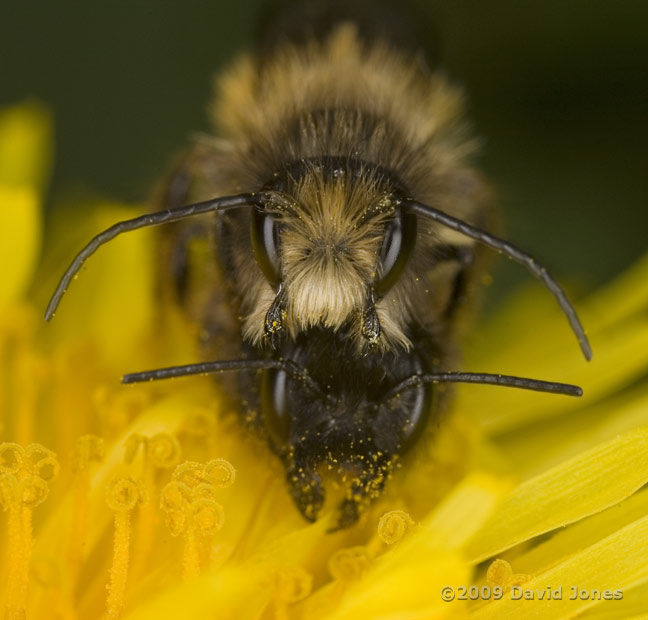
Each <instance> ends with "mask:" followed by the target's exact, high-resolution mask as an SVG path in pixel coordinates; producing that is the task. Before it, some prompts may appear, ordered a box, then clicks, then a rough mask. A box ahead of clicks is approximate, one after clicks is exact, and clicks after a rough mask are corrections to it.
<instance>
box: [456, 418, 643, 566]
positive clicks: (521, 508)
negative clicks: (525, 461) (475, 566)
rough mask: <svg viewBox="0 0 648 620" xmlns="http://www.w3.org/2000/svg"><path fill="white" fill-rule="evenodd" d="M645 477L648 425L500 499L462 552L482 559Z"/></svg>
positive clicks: (591, 509) (597, 505)
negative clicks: (494, 509) (493, 510)
mask: <svg viewBox="0 0 648 620" xmlns="http://www.w3.org/2000/svg"><path fill="white" fill-rule="evenodd" d="M611 481H614V483H613V484H612V483H611ZM647 481H648V429H646V428H641V429H637V430H636V431H633V432H630V433H627V434H626V435H622V436H620V437H617V438H616V439H613V440H612V441H609V442H607V443H604V444H602V445H600V446H597V447H596V448H594V449H593V450H590V451H588V452H585V453H583V454H580V455H578V456H577V457H575V458H573V459H571V460H569V461H567V462H565V463H562V464H560V465H559V466H557V467H555V468H554V469H551V470H550V471H548V472H546V473H543V474H540V475H539V476H536V477H535V478H532V479H531V480H528V481H526V482H523V483H522V484H521V485H520V486H518V487H517V488H516V489H515V490H513V491H512V492H511V494H510V495H508V496H507V497H506V498H504V500H503V501H502V502H501V504H500V505H499V507H498V508H497V510H496V511H495V512H494V513H493V515H492V516H491V518H490V519H489V520H488V521H487V523H486V524H485V525H484V527H483V528H482V529H481V530H480V531H479V532H478V533H477V534H476V535H475V537H474V539H473V541H472V542H471V543H469V544H468V547H467V551H466V553H467V555H468V557H470V558H471V559H472V561H473V562H480V561H482V560H484V559H486V558H488V557H491V556H493V555H495V554H496V553H498V552H500V551H502V550H504V549H508V548H509V547H512V546H513V545H516V544H518V543H520V542H522V541H525V540H528V539H529V538H533V537H534V536H537V535H538V534H542V533H544V532H548V531H551V530H553V529H555V528H557V527H561V526H563V525H567V524H568V523H572V522H574V521H577V520H579V519H582V518H583V517H586V516H588V515H590V514H593V513H595V512H599V511H600V510H603V509H604V508H607V507H608V506H612V505H614V504H616V503H618V502H620V501H621V500H623V499H625V498H626V497H628V496H629V495H631V494H632V493H633V492H634V491H636V490H637V489H638V488H639V487H641V486H642V485H643V484H645V483H646V482H647Z"/></svg>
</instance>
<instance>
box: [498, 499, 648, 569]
mask: <svg viewBox="0 0 648 620" xmlns="http://www.w3.org/2000/svg"><path fill="white" fill-rule="evenodd" d="M646 514H648V492H646V490H641V491H638V492H637V493H635V494H634V495H632V496H631V497H629V498H628V499H627V500H625V501H624V502H621V503H620V504H618V505H616V506H612V507H610V508H608V509H607V510H604V511H603V512H600V513H598V514H595V515H592V516H591V517H588V518H587V519H583V520H582V521H579V522H578V523H574V524H572V525H570V526H569V527H567V528H565V529H562V530H559V531H557V532H556V533H555V534H554V535H553V536H552V537H551V538H549V540H547V541H545V542H542V543H540V544H539V545H537V546H535V547H532V548H531V549H530V550H528V551H526V552H524V553H522V554H520V555H512V556H511V558H510V562H511V564H512V566H513V568H514V569H515V572H516V573H525V574H537V573H540V572H542V571H544V570H547V569H549V568H551V567H552V566H554V565H556V564H558V563H560V562H562V561H565V560H567V559H568V558H569V557H570V556H572V555H575V554H577V553H578V552H579V551H580V550H581V549H584V548H585V547H589V546H591V545H594V544H596V543H597V542H598V541H599V540H601V539H602V538H605V537H606V536H610V535H612V534H614V533H615V532H616V531H618V530H620V529H622V528H624V527H626V526H627V525H629V524H630V523H632V522H633V521H637V520H638V519H641V518H642V517H644V516H645V515H646Z"/></svg>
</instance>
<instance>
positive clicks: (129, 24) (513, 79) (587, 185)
mask: <svg viewBox="0 0 648 620" xmlns="http://www.w3.org/2000/svg"><path fill="white" fill-rule="evenodd" d="M262 4H263V0H247V1H242V2H227V3H225V2H206V1H200V2H196V1H195V0H194V1H190V0H185V1H182V2H180V1H179V0H174V1H169V0H167V1H164V0H162V1H159V2H142V1H130V2H121V1H113V2H105V3H100V2H88V1H87V0H84V1H82V0H63V1H57V2H51V1H46V0H38V1H32V2H29V1H25V2H22V3H17V2H15V3H11V5H9V3H5V5H4V7H3V9H2V19H1V20H0V52H1V56H0V57H1V58H2V61H1V62H2V78H1V80H0V105H6V104H10V103H14V102H16V101H19V100H21V99H23V98H26V97H36V98H38V99H40V100H42V101H44V102H45V103H47V104H48V105H49V106H50V107H51V109H52V110H53V112H54V117H55V122H56V168H55V172H54V177H53V180H52V184H51V187H50V193H49V200H48V203H49V205H56V204H57V203H60V202H61V201H63V200H65V199H66V197H69V196H79V195H99V196H105V197H110V198H114V199H119V200H127V201H143V200H145V199H146V198H147V196H148V195H149V192H150V189H151V186H152V185H153V183H154V181H155V180H156V179H157V178H158V177H159V176H160V174H161V173H163V172H164V171H165V169H166V167H167V165H168V164H169V162H170V161H171V160H172V158H173V155H174V153H176V152H177V151H178V150H179V148H181V147H182V145H184V144H186V141H187V139H188V137H189V136H190V135H191V134H192V133H193V132H195V131H204V130H206V129H207V127H208V125H207V122H206V114H205V108H206V103H207V101H208V100H209V97H210V92H211V82H212V75H213V74H214V72H215V71H217V70H218V69H219V68H222V67H224V66H225V65H226V64H227V62H228V60H229V59H231V58H232V57H233V56H234V55H235V54H236V53H237V52H238V51H241V50H244V49H245V48H246V45H247V44H249V42H250V41H251V40H252V37H253V32H254V25H255V16H256V15H257V14H258V12H259V7H260V6H261V5H262ZM418 4H419V5H420V7H421V9H422V10H424V11H425V12H426V13H427V14H429V15H430V16H431V18H432V19H433V21H434V23H435V26H436V30H437V35H438V36H439V38H440V41H441V50H442V64H443V66H444V67H445V70H446V72H447V74H448V75H449V76H450V77H451V78H452V79H453V80H454V81H455V82H457V83H459V84H463V85H464V87H465V90H466V92H467V95H468V101H469V114H470V117H471V118H472V120H473V121H474V125H475V127H476V129H477V131H478V133H479V135H481V136H482V138H483V139H484V148H483V150H482V154H481V157H480V161H481V164H480V165H481V166H482V168H483V169H484V170H485V171H486V173H487V174H488V176H489V177H490V178H491V179H492V181H493V184H494V186H495V188H496V190H497V193H498V195H499V203H500V205H501V210H502V212H503V221H504V225H505V230H506V235H507V237H508V238H510V239H511V240H512V241H514V242H516V243H517V244H519V245H521V246H522V247H525V248H526V249H529V250H530V251H532V252H533V253H535V254H537V255H538V256H539V257H542V259H543V260H545V261H546V263H547V264H548V265H549V266H550V267H552V268H553V269H554V270H555V272H556V273H557V274H558V275H559V276H561V277H563V278H568V279H569V278H571V279H572V280H574V279H575V280H577V281H580V282H581V283H582V285H583V288H584V289H587V288H589V287H591V286H594V285H596V284H598V283H600V282H602V281H605V280H606V279H608V278H610V277H611V276H613V275H614V274H615V273H617V272H618V271H620V270H621V269H623V267H625V266H626V265H628V264H630V263H631V262H632V261H633V260H634V259H635V258H637V257H638V256H639V255H641V254H642V253H643V252H644V251H645V250H646V249H648V147H647V144H648V122H647V114H648V62H647V61H648V2H647V1H646V0H636V1H627V0H619V1H615V2H612V1H610V0H587V1H586V0H569V2H565V1H564V0H542V1H540V0H525V1H524V2H522V1H514V0H487V1H485V0H482V1H475V0H471V1H468V0H466V1H462V2H458V1H457V0H443V1H438V2H437V1H428V2H419V3H418ZM505 262H506V261H503V260H501V261H499V267H498V272H497V279H498V282H499V283H498V285H497V287H496V289H495V290H501V289H502V287H506V286H510V285H511V283H512V282H514V281H516V280H518V279H520V278H523V277H524V272H523V270H522V269H521V268H519V267H517V266H510V265H504V264H503V263H505Z"/></svg>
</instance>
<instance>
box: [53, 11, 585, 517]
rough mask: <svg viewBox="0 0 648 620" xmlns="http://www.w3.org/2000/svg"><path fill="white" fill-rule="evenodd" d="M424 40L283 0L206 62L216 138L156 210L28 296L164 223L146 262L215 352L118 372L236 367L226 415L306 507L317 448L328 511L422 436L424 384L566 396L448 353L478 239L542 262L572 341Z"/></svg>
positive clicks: (356, 502) (400, 26) (101, 239)
mask: <svg viewBox="0 0 648 620" xmlns="http://www.w3.org/2000/svg"><path fill="white" fill-rule="evenodd" d="M424 48H425V45H424V43H422V42H421V39H420V37H418V36H417V30H416V27H415V26H414V25H413V23H411V22H408V21H407V17H406V16H403V15H401V14H400V13H399V11H397V10H396V9H394V8H393V7H391V6H389V5H382V4H380V3H377V2H371V3H370V4H369V3H366V5H364V6H363V3H362V2H354V3H342V2H339V3H338V2H335V1H333V0H331V1H329V2H321V1H319V0H308V1H307V2H300V3H297V2H296V3H293V4H290V5H289V6H288V7H287V8H285V9H284V10H283V11H281V12H279V13H278V14H277V15H276V16H275V18H274V19H273V20H271V23H270V24H269V25H268V27H267V29H266V30H265V32H264V34H262V35H261V37H260V39H259V45H258V48H257V50H256V52H255V53H254V54H252V55H248V56H244V57H243V58H241V59H239V60H238V61H237V62H236V63H235V64H234V66H233V67H232V68H231V69H230V70H229V71H228V72H226V73H225V74H224V75H223V76H222V77H221V78H220V80H219V94H218V96H217V99H216V101H215V103H214V105H213V107H212V115H213V119H214V124H215V133H216V135H217V136H218V138H217V139H216V138H213V139H207V140H201V141H200V143H198V144H196V145H195V146H194V147H193V148H192V150H191V151H190V152H189V153H188V154H187V155H186V156H185V157H184V158H183V160H182V161H181V163H180V165H179V166H178V167H177V168H176V170H175V171H174V173H173V174H172V175H171V176H170V178H169V179H168V180H167V181H166V183H165V185H164V191H163V197H162V199H161V202H162V206H163V210H161V211H157V212H154V213H150V214H147V215H144V216H141V217H137V218H135V219H132V220H128V221H125V222H120V223H118V224H115V225H114V226H112V227H111V228H109V229H107V230H106V231H104V232H102V233H100V234H99V235H97V236H96V237H95V238H94V239H93V240H92V241H91V242H90V243H89V244H88V245H87V246H86V247H85V248H84V249H83V250H82V251H81V252H80V253H79V254H78V255H77V256H76V258H75V259H74V261H73V262H72V264H71V265H70V267H69V268H68V270H67V271H66V273H65V274H64V276H63V278H62V280H61V283H60V284H59V287H58V289H57V290H56V292H55V294H54V296H53V298H52V300H51V302H50V305H49V307H48V309H47V314H46V318H47V319H50V318H51V317H52V316H53V314H54V311H55V310H56V308H57V306H58V304H59V302H60V300H61V297H62V296H63V294H64V292H65V290H66V289H67V287H68V285H69V284H70V282H71V280H72V279H73V278H74V276H75V274H76V273H77V272H78V271H79V269H80V267H81V265H82V264H83V262H84V261H85V260H86V259H87V258H88V257H89V256H90V255H91V254H92V253H94V252H95V251H96V250H97V249H98V248H99V246H101V245H102V244H104V243H106V242H108V241H110V240H111V239H113V238H114V237H116V236H117V235H119V234H121V233H124V232H128V231H132V230H136V229H139V228H142V227H146V226H156V225H160V224H166V223H171V222H176V224H174V225H173V227H171V232H170V233H169V234H166V235H164V236H162V237H161V244H160V245H161V248H162V249H161V251H160V260H159V265H160V272H161V277H162V278H163V279H164V280H166V282H167V290H168V291H171V292H172V294H173V296H174V298H175V299H176V301H177V302H178V303H180V304H181V305H182V306H183V307H184V309H185V311H186V312H187V313H188V314H189V315H190V316H191V318H192V319H194V320H195V321H197V322H198V324H199V325H201V327H202V330H201V331H202V334H203V343H202V344H203V345H204V347H203V350H204V352H205V356H206V359H210V357H211V356H213V355H216V354H218V353H220V355H222V354H223V352H225V353H226V354H227V355H226V357H229V358H231V359H226V360H225V361H220V360H219V361H206V362H202V363H195V364H190V365H188V366H178V367H172V368H164V369H158V370H152V371H147V372H139V373H135V374H129V375H126V376H125V377H124V379H123V381H124V382H125V383H134V382H139V381H148V380H154V379H163V378H168V377H179V376H185V375H191V374H203V373H214V372H224V371H237V372H238V373H239V374H238V379H239V380H238V383H237V386H238V387H237V392H238V395H239V396H240V398H241V401H244V402H245V403H246V405H245V407H246V408H247V409H248V411H245V412H242V417H245V418H246V419H247V420H248V421H251V424H252V426H253V427H254V428H255V430H256V431H257V432H259V433H261V434H262V435H263V436H264V437H265V438H266V439H267V442H268V444H269V446H270V448H271V449H272V450H273V451H274V452H275V453H276V454H277V455H278V457H279V458H280V459H281V460H282V462H283V464H284V466H285V470H286V478H287V482H288V488H289V490H290V493H291V494H292V497H293V498H294V501H295V504H296V506H297V508H298V509H299V510H300V512H301V513H302V514H303V516H304V517H305V518H306V519H308V520H315V519H316V518H317V516H318V513H319V512H320V510H321V508H322V506H323V504H324V499H325V489H324V485H323V483H322V479H321V477H320V473H321V472H320V470H321V467H328V468H329V469H334V470H336V471H338V472H340V473H342V474H344V475H345V476H346V479H348V480H349V481H350V482H349V483H348V484H347V488H346V494H345V499H344V500H343V501H342V504H341V506H340V507H339V517H338V525H339V527H348V526H350V525H352V524H353V523H355V522H356V521H357V519H358V517H359V515H360V514H361V512H362V510H363V508H364V507H366V505H367V504H369V503H370V501H371V500H372V499H373V498H375V497H376V496H378V495H379V494H380V493H381V491H382V489H383V487H384V485H385V483H386V481H387V479H388V478H389V476H390V473H391V472H392V471H393V470H394V468H395V467H397V466H398V464H399V461H400V459H401V457H403V455H405V454H406V453H407V452H408V451H409V450H410V449H411V448H412V447H413V446H414V445H415V444H416V443H417V442H418V441H419V440H420V439H421V437H422V436H424V435H425V436H426V438H427V436H428V434H427V433H425V431H426V429H430V428H433V427H434V426H435V424H434V421H435V419H436V418H437V417H438V414H439V410H440V398H439V396H440V394H439V389H438V386H437V384H439V383H442V382H469V383H489V384H495V385H503V386H512V387H518V388H525V389H531V390H539V391H546V392H555V393H560V394H567V395H572V396H574V395H580V393H581V391H580V389H579V388H578V387H576V386H571V385H566V384H561V383H550V382H546V381H539V380H534V379H527V378H520V377H511V376H504V375H491V374H483V373H468V372H456V371H453V367H454V365H455V364H456V358H457V355H456V348H457V347H456V343H457V331H458V317H459V315H460V309H461V308H462V306H466V305H467V304H465V303H464V302H465V301H466V299H467V298H469V295H468V293H469V291H470V290H471V288H472V284H473V283H474V281H475V279H476V278H475V276H476V274H478V272H479V260H478V258H479V255H480V251H481V248H483V247H484V246H485V247H489V248H491V249H493V250H495V251H497V252H499V253H502V254H505V255H506V256H508V257H509V258H512V259H514V260H516V261H518V262H520V263H522V264H523V265H524V266H526V268H527V269H528V270H529V271H530V272H531V273H532V274H533V275H534V276H536V277H538V278H539V279H540V280H542V282H543V283H544V284H545V286H546V287H547V289H548V290H549V291H550V292H551V294H553V295H554V297H555V298H556V299H557V301H558V303H559V304H560V307H561V309H562V310H563V312H564V314H565V315H566V317H567V319H568V320H569V323H570V325H571V327H572V330H573V331H574V333H575V335H576V337H577V338H578V341H579V343H580V346H581V349H582V351H583V353H584V355H585V357H586V358H587V359H589V358H590V357H591V350H590V347H589V344H588V341H587V338H586V336H585V333H584V331H583V328H582V326H581V324H580V322H579V320H578V317H577V316H576V313H575V311H574V309H573V307H572V306H571V304H570V303H569V301H568V300H567V298H566V296H565V293H564V292H563V290H562V289H561V287H560V286H559V285H558V283H557V282H556V281H555V280H554V279H553V278H552V276H551V275H549V273H548V272H547V271H546V270H545V268H544V267H542V265H540V264H539V263H538V262H537V261H536V260H535V259H534V258H532V257H531V256H530V255H528V254H527V253H525V252H524V251H522V250H520V249H518V248H516V247H515V246H513V245H512V244H510V243H508V242H507V241H504V240H502V239H500V238H498V237H496V236H494V235H492V234H490V233H489V232H487V231H486V228H487V227H488V224H489V217H488V214H489V206H488V191H487V189H486V187H485V183H484V182H483V181H482V179H481V177H480V175H479V174H478V173H477V172H476V171H475V170H474V169H473V168H472V167H471V164H470V155H471V152H472V151H473V141H472V140H471V137H470V135H469V132H468V131H467V130H466V126H465V124H464V121H463V117H462V110H461V96H460V94H459V92H458V91H457V90H456V89H455V88H454V87H452V86H451V85H449V84H448V83H447V81H446V80H445V79H444V77H443V76H442V75H441V74H439V73H436V72H434V71H432V69H431V68H430V65H429V64H428V63H427V61H426V56H425V52H424ZM196 201H202V202H196ZM190 203H191V204H190ZM186 205H189V206H186ZM167 230H169V229H167ZM197 239H202V240H207V242H208V243H207V245H208V247H209V256H208V258H203V261H202V263H201V264H199V265H197V264H196V262H195V261H192V260H191V258H190V256H191V254H192V252H191V247H192V244H193V243H194V242H195V241H196V240H197ZM242 408H244V406H243V405H242Z"/></svg>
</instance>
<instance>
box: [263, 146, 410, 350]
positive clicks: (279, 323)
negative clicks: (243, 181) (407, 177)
mask: <svg viewBox="0 0 648 620" xmlns="http://www.w3.org/2000/svg"><path fill="white" fill-rule="evenodd" d="M267 193H268V195H269V196H270V197H271V199H270V201H269V202H268V203H266V204H265V205H264V207H263V208H257V209H255V211H254V213H253V215H252V218H251V222H252V230H251V235H252V244H253V248H254V253H255V257H256V260H257V263H258V265H259V267H260V269H261V271H262V272H263V274H264V275H265V278H266V280H267V281H268V283H269V284H270V286H272V287H273V289H274V292H275V298H274V301H273V302H272V304H271V306H270V308H269V309H266V310H267V312H266V320H265V323H264V330H265V335H266V336H269V337H270V340H271V342H272V343H273V345H276V342H277V338H278V337H279V336H280V335H283V334H288V335H290V336H291V337H292V338H293V339H294V338H295V337H297V335H298V334H299V333H301V332H303V331H305V330H308V329H310V328H313V327H317V326H322V327H325V328H331V329H334V330H337V329H340V328H342V327H343V326H345V325H350V326H351V334H352V336H354V337H355V339H356V340H357V341H358V342H359V343H361V344H362V345H366V344H367V342H368V343H369V344H371V345H375V344H377V343H378V341H379V337H380V334H381V324H380V319H379V316H378V311H377V310H376V306H375V305H374V304H375V302H376V301H379V299H380V298H381V297H382V296H383V295H384V294H385V293H387V291H388V290H389V289H390V288H391V287H392V286H393V285H394V284H395V283H396V282H397V281H398V278H399V276H400V275H401V273H402V272H403V270H404V268H405V266H406V265H407V261H408V259H409V256H410V254H411V251H412V249H413V247H414V242H415V238H416V216H414V215H411V214H403V213H402V212H401V210H400V209H399V208H398V200H397V199H396V197H395V196H396V195H397V194H396V191H395V184H394V183H393V182H391V180H390V179H389V178H388V176H387V175H386V174H385V173H384V172H382V171H380V170H377V169H373V168H369V167H367V166H366V165H365V164H361V163H359V162H355V161H353V160H348V159H345V160H340V159H339V158H328V159H327V160H326V161H300V162H299V165H298V166H296V165H293V166H292V167H291V168H290V169H289V170H287V171H286V173H284V174H283V175H278V176H277V177H276V178H275V179H274V180H273V184H272V185H271V186H270V187H269V188H268V190H267Z"/></svg>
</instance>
